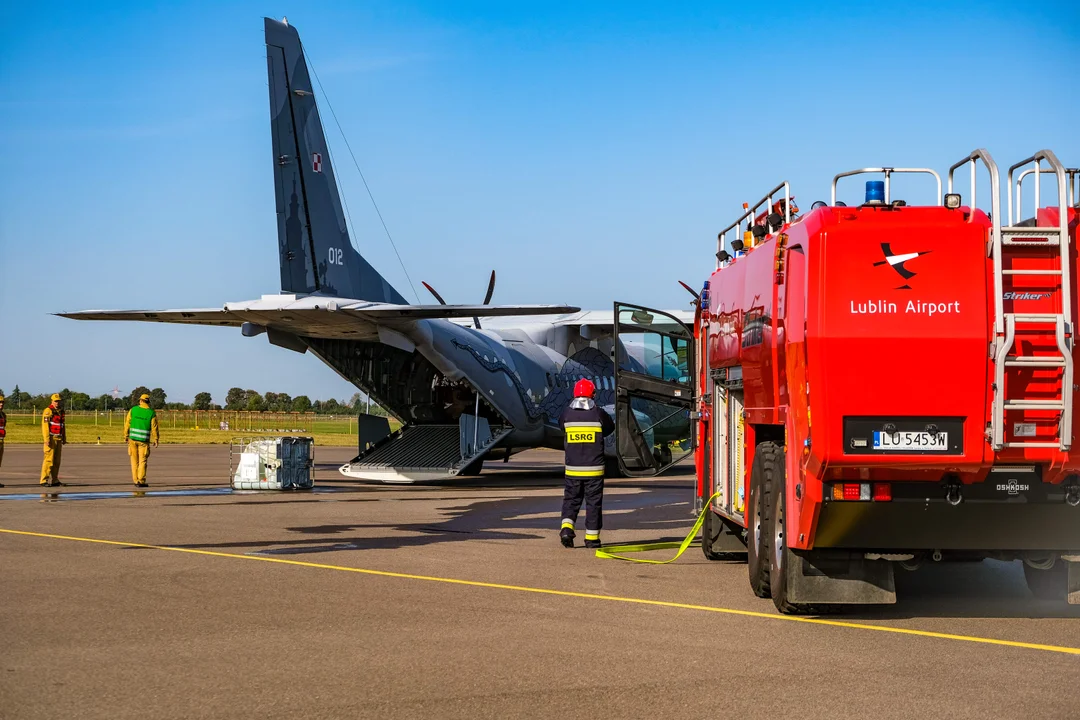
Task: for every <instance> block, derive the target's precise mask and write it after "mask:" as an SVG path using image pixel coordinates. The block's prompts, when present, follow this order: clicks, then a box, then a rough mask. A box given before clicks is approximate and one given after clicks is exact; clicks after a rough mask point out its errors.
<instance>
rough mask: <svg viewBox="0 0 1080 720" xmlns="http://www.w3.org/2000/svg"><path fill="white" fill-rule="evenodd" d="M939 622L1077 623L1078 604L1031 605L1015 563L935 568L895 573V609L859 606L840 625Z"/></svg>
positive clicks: (1032, 600)
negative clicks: (1019, 620) (1065, 620)
mask: <svg viewBox="0 0 1080 720" xmlns="http://www.w3.org/2000/svg"><path fill="white" fill-rule="evenodd" d="M925 617H940V618H950V617H954V618H1080V605H1069V604H1068V603H1067V602H1066V601H1065V598H1064V588H1062V599H1061V600H1060V601H1055V600H1036V599H1035V598H1034V597H1032V595H1031V592H1030V591H1029V590H1028V588H1027V583H1026V582H1024V569H1023V565H1022V564H1021V563H1020V561H1014V562H1002V561H999V560H983V561H982V562H961V563H950V562H943V563H935V564H928V565H924V566H923V567H921V568H919V569H918V570H916V571H914V572H908V571H906V570H901V569H897V570H896V604H895V605H878V606H859V607H855V608H852V609H851V610H850V611H849V612H845V613H844V616H843V619H844V620H871V621H872V620H909V619H916V618H925Z"/></svg>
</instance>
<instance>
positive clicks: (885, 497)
mask: <svg viewBox="0 0 1080 720" xmlns="http://www.w3.org/2000/svg"><path fill="white" fill-rule="evenodd" d="M832 499H833V500H863V501H867V500H878V501H880V502H888V501H889V500H892V486H891V485H889V483H873V484H871V483H834V484H833V486H832Z"/></svg>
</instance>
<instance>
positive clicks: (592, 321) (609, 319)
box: [553, 310, 694, 329]
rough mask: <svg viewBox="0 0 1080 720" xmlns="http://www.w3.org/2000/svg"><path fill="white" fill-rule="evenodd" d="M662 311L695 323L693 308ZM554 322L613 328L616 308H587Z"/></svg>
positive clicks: (685, 321) (556, 323)
mask: <svg viewBox="0 0 1080 720" xmlns="http://www.w3.org/2000/svg"><path fill="white" fill-rule="evenodd" d="M662 312H665V313H668V314H669V315H672V316H674V317H675V318H676V319H678V320H680V321H682V322H684V323H686V324H687V325H692V324H693V323H694V311H693V310H663V311H662ZM553 324H554V325H556V326H558V325H581V326H587V327H595V328H607V329H611V328H613V327H615V311H614V310H585V311H584V312H577V313H573V314H571V315H566V316H565V317H561V318H557V319H555V320H554V321H553Z"/></svg>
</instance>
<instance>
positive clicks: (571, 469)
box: [559, 378, 615, 548]
mask: <svg viewBox="0 0 1080 720" xmlns="http://www.w3.org/2000/svg"><path fill="white" fill-rule="evenodd" d="M595 392H596V386H594V385H593V384H592V382H591V381H589V380H586V379H585V378H582V379H581V380H578V381H577V383H576V384H575V385H574V399H573V400H572V401H571V402H570V405H568V406H567V408H566V409H565V410H563V412H562V416H561V417H560V418H559V427H560V428H562V430H563V433H564V437H563V448H564V452H565V462H566V489H565V490H564V491H563V504H562V525H561V528H560V530H559V540H560V541H561V542H562V544H563V547H568V548H572V547H574V523H575V522H577V516H578V511H579V510H580V509H581V501H582V499H584V500H585V547H587V548H598V547H600V529H601V528H602V527H603V526H604V519H603V515H602V512H603V504H604V438H605V437H607V436H608V435H610V434H611V433H613V432H614V431H615V423H614V422H612V420H611V416H610V415H608V414H607V413H606V412H604V411H603V410H601V409H600V408H599V407H597V405H596V401H595V400H594V399H593V395H594V394H595Z"/></svg>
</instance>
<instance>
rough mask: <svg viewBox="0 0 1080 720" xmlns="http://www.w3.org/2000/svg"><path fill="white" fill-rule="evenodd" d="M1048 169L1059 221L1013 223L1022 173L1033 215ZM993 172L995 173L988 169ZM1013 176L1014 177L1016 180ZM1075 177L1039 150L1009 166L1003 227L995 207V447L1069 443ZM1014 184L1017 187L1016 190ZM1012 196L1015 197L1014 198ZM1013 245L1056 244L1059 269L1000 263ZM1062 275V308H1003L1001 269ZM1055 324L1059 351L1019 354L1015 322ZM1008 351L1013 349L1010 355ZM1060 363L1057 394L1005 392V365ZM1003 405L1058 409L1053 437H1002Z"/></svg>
mask: <svg viewBox="0 0 1080 720" xmlns="http://www.w3.org/2000/svg"><path fill="white" fill-rule="evenodd" d="M1044 162H1045V163H1046V164H1047V165H1049V168H1048V169H1044V168H1043V167H1042V165H1043V163H1044ZM1032 163H1034V167H1031V168H1028V169H1026V170H1024V172H1022V173H1020V174H1019V175H1017V174H1016V171H1017V170H1019V169H1020V168H1023V167H1025V166H1026V165H1031V164H1032ZM1048 172H1052V173H1053V174H1054V176H1055V177H1056V179H1057V200H1058V203H1057V204H1058V211H1059V214H1058V225H1057V227H1039V226H1038V225H1037V224H1036V225H1029V224H1024V225H1022V226H1020V225H1014V224H1013V223H1014V221H1016V222H1019V216H1020V213H1021V212H1022V206H1021V199H1022V196H1021V186H1022V184H1023V181H1024V178H1025V177H1027V176H1028V175H1034V176H1035V217H1036V221H1037V218H1038V209H1039V202H1040V200H1041V194H1040V193H1041V190H1042V187H1041V183H1040V177H1041V176H1042V175H1043V174H1044V173H1048ZM991 177H993V173H991ZM1014 178H1015V180H1014ZM1067 178H1068V180H1069V181H1070V182H1072V183H1075V173H1073V174H1071V175H1070V173H1069V171H1067V170H1066V169H1065V167H1064V166H1063V165H1062V164H1061V162H1060V161H1059V160H1058V159H1057V156H1056V155H1054V153H1052V152H1051V151H1049V150H1040V151H1039V152H1037V153H1035V154H1034V155H1032V156H1031V157H1029V158H1025V159H1024V160H1021V161H1020V162H1018V163H1016V164H1015V165H1013V166H1012V167H1010V168H1009V178H1008V181H1009V185H1008V203H1009V223H1008V225H1007V226H1005V227H1001V226H1000V220H999V219H998V213H997V212H995V213H994V217H993V225H994V234H995V239H994V247H993V250H992V253H993V262H994V310H995V313H994V315H995V317H994V334H995V338H994V342H995V345H996V348H995V353H994V383H995V392H994V405H993V412H992V416H991V444H992V445H993V448H994V449H995V450H1001V449H1003V448H1006V447H1057V448H1058V449H1060V450H1062V451H1065V450H1068V449H1069V448H1070V447H1071V446H1072V406H1073V392H1072V388H1073V356H1072V347H1071V345H1072V341H1073V333H1074V328H1073V323H1072V273H1071V272H1070V268H1071V258H1070V248H1069V226H1068V222H1069V219H1068V204H1067V203H1068V200H1069V193H1071V191H1072V189H1071V188H1069V187H1067V186H1066V179H1067ZM1014 190H1015V193H1014ZM1014 198H1015V202H1014ZM1013 246H1021V247H1024V246H1027V247H1032V246H1036V247H1056V248H1057V249H1058V254H1059V257H1060V260H1059V269H1052V270H1047V269H1043V270H1024V269H1012V270H1008V271H1005V270H1003V269H1002V265H1003V260H1002V255H1003V253H1004V252H1005V250H1006V249H1007V248H1009V247H1013ZM1006 273H1008V274H1010V275H1018V274H1019V275H1025V274H1026V275H1036V274H1038V275H1060V277H1061V298H1060V299H1061V311H1060V312H1055V313H1017V312H1004V309H1003V295H1004V283H1003V275H1004V274H1006ZM1049 324H1053V325H1054V337H1055V341H1056V345H1057V349H1058V353H1059V355H1058V356H1024V355H1020V353H1019V352H1018V349H1017V347H1016V330H1017V326H1018V325H1019V326H1024V325H1041V326H1043V327H1046V326H1047V325H1049ZM1010 353H1013V354H1011V355H1010ZM1010 366H1012V367H1024V368H1032V367H1060V368H1061V369H1062V375H1061V398H1060V399H1046V398H1043V397H1039V398H1025V397H1015V398H1013V397H1008V398H1007V397H1006V396H1005V390H1006V388H1007V387H1008V386H1007V384H1006V381H1005V371H1006V367H1010ZM1007 410H1020V411H1023V410H1056V411H1058V412H1060V413H1061V415H1060V419H1059V421H1058V439H1057V442H1045V441H1041V442H1018V441H1015V440H1014V441H1012V442H1006V440H1005V426H1006V423H1005V413H1006V411H1007Z"/></svg>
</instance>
